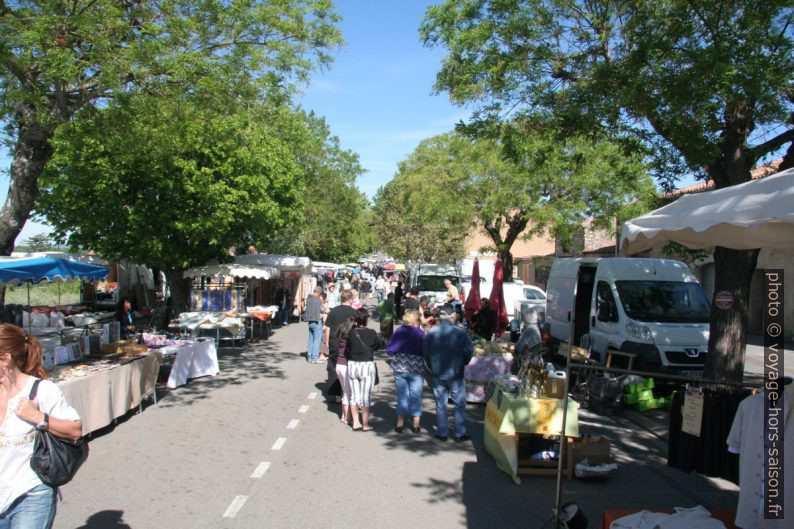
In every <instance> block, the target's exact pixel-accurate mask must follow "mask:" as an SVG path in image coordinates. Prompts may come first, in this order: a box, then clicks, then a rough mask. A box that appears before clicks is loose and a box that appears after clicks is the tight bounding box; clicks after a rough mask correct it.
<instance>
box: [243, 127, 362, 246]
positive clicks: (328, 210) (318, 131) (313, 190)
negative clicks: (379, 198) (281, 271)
mask: <svg viewBox="0 0 794 529" xmlns="http://www.w3.org/2000/svg"><path fill="white" fill-rule="evenodd" d="M279 136H280V137H282V138H283V139H284V140H285V141H286V142H287V143H288V145H289V146H290V149H291V150H292V152H293V154H294V156H295V159H296V162H297V163H298V165H299V166H300V167H301V170H302V173H303V179H304V182H305V188H304V189H303V191H302V196H303V200H302V207H301V209H300V213H301V219H300V221H299V222H298V223H296V224H294V225H292V226H289V227H287V228H286V229H282V230H278V231H270V232H267V233H260V234H259V238H260V239H259V241H258V242H257V247H258V248H263V249H266V250H268V251H270V252H274V253H291V254H298V255H308V256H309V257H311V258H312V259H317V260H320V261H335V262H342V261H349V260H353V259H355V258H357V257H358V256H359V255H361V254H362V253H363V252H366V251H367V250H369V249H370V247H371V245H372V236H371V233H370V227H369V218H370V217H369V209H370V206H369V202H368V200H367V198H366V196H365V195H364V194H363V193H361V191H359V190H358V188H357V187H356V179H357V178H358V177H359V176H361V175H362V174H363V173H364V169H363V168H362V167H361V164H360V163H359V159H358V155H357V154H355V153H353V152H351V151H350V150H345V149H343V148H342V146H341V144H340V141H339V138H337V137H336V136H334V135H333V134H332V133H331V130H330V128H329V126H328V124H327V123H326V121H325V119H323V118H321V117H318V116H316V115H315V114H314V113H312V112H309V113H305V112H303V111H298V112H294V113H292V117H291V119H290V120H289V123H288V124H287V125H285V126H283V127H281V130H280V133H279Z"/></svg>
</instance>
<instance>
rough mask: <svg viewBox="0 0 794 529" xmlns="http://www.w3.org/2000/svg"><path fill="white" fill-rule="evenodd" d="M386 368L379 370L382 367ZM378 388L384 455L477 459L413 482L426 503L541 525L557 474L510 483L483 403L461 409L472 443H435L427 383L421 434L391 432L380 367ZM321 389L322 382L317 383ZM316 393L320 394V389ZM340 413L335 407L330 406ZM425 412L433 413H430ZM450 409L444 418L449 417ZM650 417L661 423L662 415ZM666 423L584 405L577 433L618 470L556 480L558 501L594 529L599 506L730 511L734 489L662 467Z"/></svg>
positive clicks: (494, 522)
mask: <svg viewBox="0 0 794 529" xmlns="http://www.w3.org/2000/svg"><path fill="white" fill-rule="evenodd" d="M384 368H385V369H384ZM379 370H380V378H381V385H380V387H379V388H378V392H377V394H376V395H375V396H374V404H373V406H372V410H371V411H372V416H373V420H372V425H373V427H374V428H375V432H374V433H375V435H376V437H377V439H378V441H379V442H380V443H382V445H383V446H384V447H385V448H386V449H387V450H407V451H409V452H411V453H412V454H416V455H419V456H420V457H433V456H440V457H443V455H444V454H445V453H450V452H455V451H472V450H473V451H474V454H475V456H476V462H466V463H464V464H463V469H462V473H461V475H460V477H459V478H458V479H455V478H454V477H452V476H450V479H448V480H444V479H439V478H431V479H428V480H427V481H426V482H416V483H413V484H412V485H413V486H414V487H416V488H418V489H423V490H426V492H427V499H426V500H425V501H427V502H428V503H429V504H438V503H444V502H455V503H458V502H462V503H463V504H464V505H465V507H466V515H465V516H466V519H465V520H464V523H465V524H466V525H467V527H470V528H472V529H474V528H478V529H479V528H482V527H497V526H501V525H507V526H510V525H514V526H521V527H527V526H529V527H540V526H541V525H543V523H544V522H545V521H547V520H548V519H549V517H550V515H551V511H552V508H553V507H554V503H555V497H556V476H522V477H521V483H520V484H516V483H514V482H513V480H512V478H511V477H510V476H508V475H507V474H505V473H504V472H502V471H501V470H499V468H498V467H497V466H496V463H495V461H494V459H493V457H492V456H491V455H490V454H489V453H488V452H487V451H486V449H485V443H484V419H485V405H484V404H469V405H468V406H467V425H468V431H469V434H470V435H471V437H472V439H471V442H466V443H454V442H453V441H452V440H449V441H446V442H441V441H438V440H437V439H435V437H434V436H433V434H434V432H435V421H436V415H435V401H434V399H433V396H432V392H431V391H430V390H429V389H428V388H427V386H426V385H425V391H424V398H423V409H424V410H425V411H424V413H423V415H422V433H421V434H420V435H415V434H412V433H410V432H409V431H408V430H404V431H403V432H402V433H400V434H398V433H395V432H394V431H393V428H394V424H395V421H396V411H395V402H396V391H395V388H394V382H393V378H392V376H391V370H390V369H388V367H386V366H385V363H383V362H379ZM322 387H324V385H323V386H322ZM318 388H320V389H322V388H321V386H320V385H318ZM328 408H329V410H333V411H335V413H339V411H340V410H339V408H340V407H339V406H338V405H335V404H329V405H328ZM428 410H431V411H428ZM451 411H452V410H451V406H450V416H451ZM648 419H649V420H657V421H666V420H667V416H666V415H665V414H656V415H653V416H652V417H651V418H648ZM666 428H667V426H666V422H665V423H664V424H661V425H659V427H658V428H653V429H650V428H643V427H641V426H640V425H639V424H638V423H636V422H633V421H632V420H631V418H630V417H626V416H616V417H606V416H601V415H597V414H595V413H592V412H590V411H588V410H586V409H584V408H582V409H580V411H579V433H580V435H602V436H605V437H607V438H608V439H609V440H610V443H611V453H612V458H613V460H614V461H615V462H617V463H618V465H619V468H618V470H617V471H616V472H615V474H613V475H612V476H611V477H610V478H609V479H608V480H606V481H601V482H593V481H581V480H577V479H572V480H567V479H563V482H562V501H561V504H564V503H566V502H570V501H575V502H577V503H578V504H579V506H580V507H581V509H582V511H583V512H584V514H585V515H586V516H587V517H588V519H589V520H590V526H591V527H597V526H598V523H599V520H600V518H601V515H602V511H603V509H605V508H638V509H642V508H672V507H677V506H681V507H693V506H695V505H703V506H704V507H706V508H709V509H733V508H735V507H736V502H737V497H738V493H737V490H738V489H737V488H736V487H735V486H733V485H732V484H730V483H727V482H721V481H720V480H714V481H713V480H710V479H709V478H707V477H705V476H702V475H699V474H687V473H684V472H682V471H680V470H677V469H675V468H671V467H668V466H667V442H666V440H665V435H664V432H665V431H666Z"/></svg>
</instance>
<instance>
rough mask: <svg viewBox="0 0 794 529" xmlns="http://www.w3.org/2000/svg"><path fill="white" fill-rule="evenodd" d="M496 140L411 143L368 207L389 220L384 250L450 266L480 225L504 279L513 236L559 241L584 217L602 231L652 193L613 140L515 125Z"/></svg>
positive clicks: (638, 166) (636, 164)
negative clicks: (545, 236) (412, 149)
mask: <svg viewBox="0 0 794 529" xmlns="http://www.w3.org/2000/svg"><path fill="white" fill-rule="evenodd" d="M500 135H501V137H502V139H501V140H494V139H487V138H479V139H471V138H469V137H466V136H463V135H460V134H457V133H447V134H441V135H439V136H435V137H433V138H431V139H429V140H425V141H423V142H422V143H421V144H420V145H419V147H418V148H417V150H416V151H415V152H414V153H413V154H412V155H411V156H410V157H409V158H408V160H406V161H405V162H403V163H402V164H401V165H400V171H399V172H398V174H397V176H396V177H395V178H394V180H392V181H391V182H389V184H387V185H386V186H385V187H384V188H382V189H381V192H380V193H379V195H378V199H377V201H376V208H375V209H376V213H379V214H380V215H382V216H383V217H384V218H386V219H388V222H386V223H384V226H383V227H382V228H381V229H380V240H381V241H382V242H386V243H388V246H387V247H386V248H387V250H388V251H390V252H391V253H392V254H393V255H395V256H396V257H401V258H411V259H422V260H436V259H439V258H440V259H442V260H452V259H456V258H460V257H462V256H463V253H464V248H463V243H464V241H465V238H466V234H467V233H468V232H469V231H470V230H471V229H482V230H483V231H484V232H485V233H486V234H487V235H488V236H489V238H490V239H491V243H492V245H491V246H490V247H489V248H488V249H489V250H493V251H495V252H496V253H497V255H498V257H499V259H500V260H501V261H502V263H503V264H504V270H505V277H506V280H508V281H509V280H512V275H513V274H512V272H513V256H512V253H511V250H512V247H513V244H514V243H515V242H516V241H517V240H518V239H519V238H525V239H526V238H530V237H533V236H535V235H540V234H544V233H552V234H554V235H557V236H560V237H562V238H563V239H564V238H567V237H569V236H570V233H571V231H572V229H573V228H574V227H578V226H580V225H581V224H582V222H584V221H585V220H587V219H589V218H593V219H594V220H595V222H596V225H598V226H601V227H608V228H611V227H612V226H613V225H614V218H615V217H616V216H621V215H624V214H625V213H624V210H625V209H626V208H627V207H629V208H634V209H637V208H639V209H644V208H647V204H648V203H649V201H650V200H651V199H652V198H653V196H654V195H655V192H654V191H655V189H654V185H653V181H652V180H651V178H650V177H649V176H648V175H647V173H646V171H645V168H644V167H643V164H642V163H641V160H640V159H639V157H638V156H627V155H626V154H625V153H624V152H623V148H622V147H621V146H620V145H619V144H617V143H615V142H609V141H606V140H600V141H596V140H590V139H587V138H583V137H573V136H572V137H568V138H566V139H560V138H558V137H557V136H556V135H554V134H552V133H551V132H548V131H546V132H539V131H537V130H533V129H532V128H529V127H527V126H525V124H524V125H520V124H518V123H511V124H507V125H505V126H503V127H501V131H500ZM627 203H628V204H630V205H629V206H626V204H627ZM417 226H421V229H420V230H417V229H416V227H417Z"/></svg>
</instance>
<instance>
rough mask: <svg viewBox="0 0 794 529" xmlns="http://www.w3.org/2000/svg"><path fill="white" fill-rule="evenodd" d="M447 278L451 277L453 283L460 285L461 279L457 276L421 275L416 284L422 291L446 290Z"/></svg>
mask: <svg viewBox="0 0 794 529" xmlns="http://www.w3.org/2000/svg"><path fill="white" fill-rule="evenodd" d="M445 279H449V280H450V281H452V284H453V285H455V286H456V287H460V281H459V280H458V278H457V277H455V276H419V277H417V278H416V286H417V287H419V290H420V291H422V292H446V291H447V287H445V286H444V280H445Z"/></svg>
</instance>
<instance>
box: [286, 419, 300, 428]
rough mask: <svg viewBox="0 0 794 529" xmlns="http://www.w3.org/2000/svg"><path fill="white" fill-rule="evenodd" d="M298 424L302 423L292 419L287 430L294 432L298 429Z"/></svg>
mask: <svg viewBox="0 0 794 529" xmlns="http://www.w3.org/2000/svg"><path fill="white" fill-rule="evenodd" d="M298 423H300V421H299V420H298V419H292V420H291V421H290V422H289V424H288V425H287V430H294V429H295V428H297V427H298Z"/></svg>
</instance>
